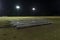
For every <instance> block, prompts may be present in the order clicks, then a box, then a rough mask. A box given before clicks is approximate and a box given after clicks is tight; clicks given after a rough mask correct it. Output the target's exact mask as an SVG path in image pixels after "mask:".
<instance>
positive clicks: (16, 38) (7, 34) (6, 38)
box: [0, 17, 60, 40]
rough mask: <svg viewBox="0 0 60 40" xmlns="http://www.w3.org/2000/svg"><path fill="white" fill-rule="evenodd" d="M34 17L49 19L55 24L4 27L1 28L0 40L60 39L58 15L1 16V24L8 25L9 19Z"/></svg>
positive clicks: (30, 18) (29, 18) (31, 18)
mask: <svg viewBox="0 0 60 40" xmlns="http://www.w3.org/2000/svg"><path fill="white" fill-rule="evenodd" d="M33 19H49V20H52V21H53V22H54V24H51V25H43V26H36V27H32V28H25V29H20V30H15V29H14V28H2V29H0V40H60V18H58V17H18V18H17V17H12V18H11V17H0V26H5V25H7V24H8V23H7V21H8V20H33Z"/></svg>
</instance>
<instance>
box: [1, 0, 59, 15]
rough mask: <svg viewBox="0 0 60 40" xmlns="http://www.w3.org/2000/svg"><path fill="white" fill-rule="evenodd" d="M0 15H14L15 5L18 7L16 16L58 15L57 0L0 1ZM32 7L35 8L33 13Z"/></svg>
mask: <svg viewBox="0 0 60 40" xmlns="http://www.w3.org/2000/svg"><path fill="white" fill-rule="evenodd" d="M0 4H1V5H2V7H1V6H0V9H1V10H0V15H16V13H17V12H16V10H15V8H14V7H15V5H17V4H18V5H20V6H21V9H20V10H19V12H18V13H19V14H18V15H60V1H59V0H1V1H0ZM32 7H35V8H37V10H36V11H35V12H34V13H33V12H32V11H31V9H32Z"/></svg>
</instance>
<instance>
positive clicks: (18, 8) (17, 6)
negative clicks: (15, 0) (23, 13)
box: [16, 5, 20, 15]
mask: <svg viewBox="0 0 60 40" xmlns="http://www.w3.org/2000/svg"><path fill="white" fill-rule="evenodd" d="M16 10H17V15H19V10H20V6H19V5H16Z"/></svg>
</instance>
